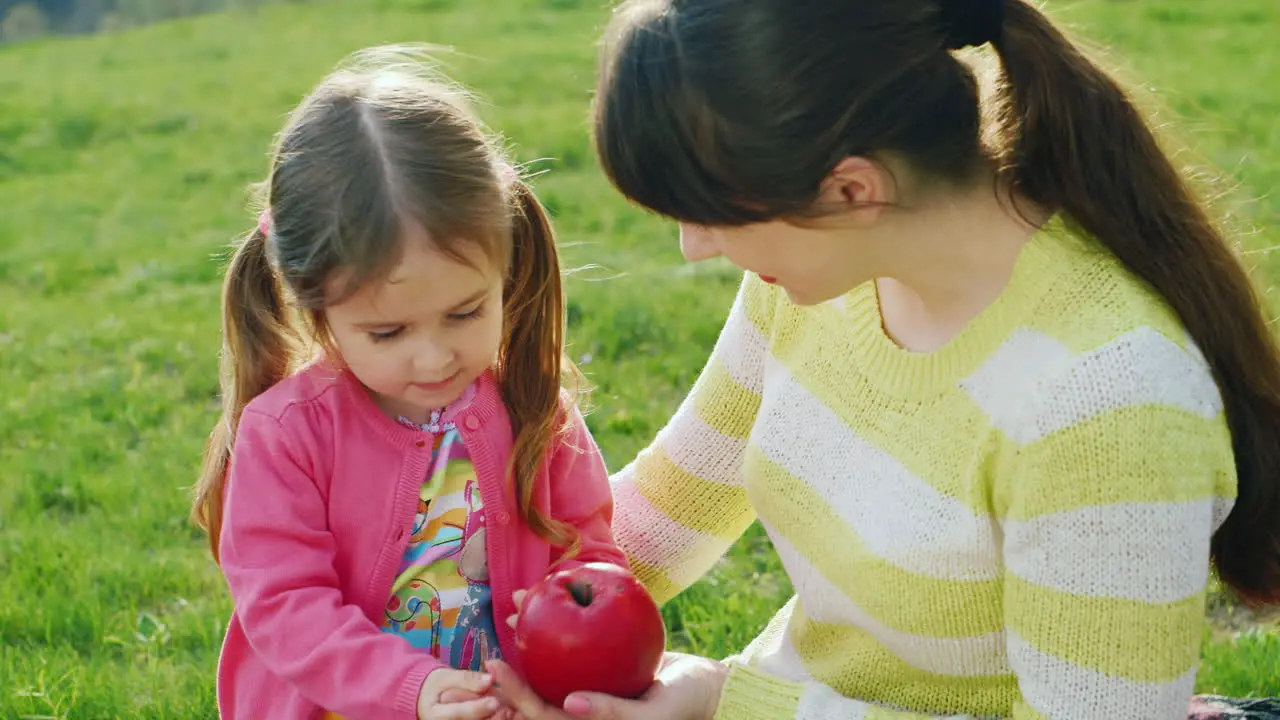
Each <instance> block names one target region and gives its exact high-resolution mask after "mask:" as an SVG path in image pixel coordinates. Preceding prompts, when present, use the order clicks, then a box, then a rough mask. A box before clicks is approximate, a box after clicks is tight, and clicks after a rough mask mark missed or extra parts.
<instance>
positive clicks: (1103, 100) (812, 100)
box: [594, 0, 1280, 602]
mask: <svg viewBox="0 0 1280 720" xmlns="http://www.w3.org/2000/svg"><path fill="white" fill-rule="evenodd" d="M984 22H985V23H987V27H986V28H981V27H978V25H980V24H981V23H984ZM975 29H976V30H979V31H983V30H985V32H979V33H978V34H977V35H975ZM988 41H989V42H991V44H992V45H993V46H994V49H995V52H996V55H997V56H998V59H999V61H1000V66H1001V68H1002V75H1001V77H1000V83H999V86H998V88H997V90H996V92H995V93H994V96H993V98H992V102H991V104H990V105H989V106H988V107H984V106H983V102H982V101H981V98H980V92H979V85H978V82H977V80H976V78H975V74H974V72H973V70H972V69H971V68H970V67H969V66H968V65H966V64H965V63H963V62H961V61H960V59H958V58H957V56H956V55H955V54H953V52H951V51H953V50H958V49H960V48H962V47H965V46H967V45H970V44H984V43H985V42H988ZM985 117H990V118H992V119H993V121H994V125H995V127H994V130H995V132H994V133H992V136H993V137H994V138H995V142H993V143H984V142H983V139H984V132H983V131H984V128H983V118H985ZM594 136H595V144H596V150H597V153H598V155H599V157H600V159H601V162H602V164H603V166H604V169H605V171H606V173H607V174H608V176H609V178H610V179H611V181H612V182H613V183H614V185H615V186H616V187H617V188H618V189H619V190H620V191H621V192H622V193H623V194H625V195H626V196H628V197H629V198H630V199H632V200H633V201H635V202H636V203H638V204H640V205H642V206H645V207H647V208H649V209H651V210H653V211H655V212H657V213H660V214H662V215H665V216H668V217H671V218H674V219H677V220H680V221H684V222H690V223H698V224H704V225H741V224H746V223H751V222H757V221H762V220H771V219H775V218H787V217H794V218H798V217H804V216H806V215H811V214H813V212H814V210H815V201H816V198H817V196H818V194H819V189H820V186H821V183H822V180H823V179H824V178H825V177H826V176H827V174H828V173H829V172H830V171H831V170H832V168H834V167H835V165H836V164H837V163H838V162H839V161H840V160H842V159H843V158H845V157H848V156H859V155H861V156H869V157H878V156H893V157H897V158H900V159H902V160H905V161H906V162H907V163H908V164H909V166H910V167H912V168H913V170H914V171H916V173H917V174H918V175H919V176H921V177H924V178H929V179H931V180H933V181H934V182H940V183H949V184H954V185H963V184H965V183H968V182H971V181H972V180H973V179H974V178H975V177H976V176H977V175H976V173H977V172H978V171H981V170H983V169H987V168H994V169H995V170H996V171H997V173H998V174H997V177H998V179H999V181H1000V184H1001V185H1002V186H1004V187H1008V188H1011V189H1012V190H1013V191H1015V192H1016V193H1017V194H1018V195H1020V196H1022V197H1025V198H1026V199H1028V200H1030V201H1031V202H1033V203H1035V204H1037V205H1039V206H1041V207H1044V208H1048V209H1051V210H1054V211H1058V212H1060V213H1061V214H1062V215H1063V217H1064V218H1065V219H1066V220H1067V221H1068V222H1069V223H1070V224H1072V225H1073V226H1074V227H1075V228H1076V229H1077V230H1079V231H1082V232H1084V233H1087V234H1088V235H1091V236H1093V237H1096V238H1098V239H1099V240H1100V241H1101V242H1103V243H1105V244H1106V245H1107V246H1108V247H1109V248H1110V249H1111V251H1112V252H1114V254H1115V255H1116V256H1118V257H1119V258H1120V259H1121V260H1122V261H1123V262H1124V263H1125V264H1126V265H1127V266H1128V268H1129V269H1130V270H1131V271H1132V272H1133V273H1134V274H1135V275H1136V276H1137V277H1139V278H1141V279H1143V280H1145V281H1146V282H1148V283H1150V284H1151V285H1152V286H1153V287H1154V288H1155V289H1156V290H1157V291H1158V292H1159V293H1161V294H1162V295H1163V297H1164V298H1165V299H1166V301H1167V302H1168V303H1169V305H1170V306H1171V307H1172V308H1173V310H1174V311H1175V312H1177V314H1178V315H1179V317H1180V318H1181V319H1182V322H1183V323H1184V325H1185V326H1186V328H1187V330H1188V332H1189V333H1190V335H1191V337H1192V338H1193V339H1194V341H1195V342H1196V344H1197V345H1198V346H1199V347H1200V348H1201V349H1202V351H1203V352H1204V354H1205V356H1206V358H1207V359H1208V361H1209V364H1210V366H1211V367H1212V370H1213V373H1214V377H1215V378H1216V380H1217V382H1218V385H1219V387H1220V388H1221V389H1222V392H1223V395H1224V399H1225V405H1226V415H1227V420H1228V422H1229V424H1230V427H1231V432H1232V437H1233V443H1234V449H1235V456H1236V471H1237V476H1238V483H1239V494H1238V498H1237V500H1236V504H1235V507H1234V509H1233V511H1232V512H1231V514H1230V516H1229V517H1228V518H1227V520H1226V522H1225V524H1224V525H1223V526H1222V527H1221V528H1220V529H1219V530H1218V532H1217V533H1216V535H1215V536H1214V538H1213V543H1212V558H1213V562H1214V565H1215V567H1216V569H1217V572H1218V575H1219V576H1220V578H1221V579H1222V580H1223V581H1224V583H1225V584H1226V585H1228V586H1229V587H1230V588H1231V589H1233V590H1234V591H1235V592H1236V594H1237V595H1239V596H1240V597H1242V598H1244V599H1246V600H1249V601H1258V602H1280V521H1278V520H1277V518H1280V352H1278V351H1277V347H1276V343H1275V341H1274V339H1273V337H1272V335H1271V333H1270V331H1269V329H1268V326H1267V322H1266V319H1265V317H1264V313H1263V309H1262V308H1263V305H1262V302H1261V300H1260V299H1259V297H1258V295H1257V293H1256V291H1255V289H1254V287H1253V285H1252V284H1251V283H1250V280H1249V277H1248V275H1247V272H1246V270H1245V268H1244V267H1243V266H1242V264H1241V263H1240V261H1239V260H1238V259H1237V257H1236V256H1235V254H1234V252H1233V249H1232V248H1231V246H1230V245H1229V244H1228V243H1227V241H1226V239H1225V238H1224V232H1223V230H1222V229H1220V227H1219V223H1218V222H1217V220H1216V219H1215V218H1213V217H1211V216H1210V214H1209V212H1208V210H1207V209H1206V206H1205V205H1204V204H1203V203H1202V202H1200V201H1199V199H1198V198H1197V196H1196V193H1195V192H1193V189H1192V187H1191V185H1190V182H1189V179H1188V177H1187V176H1186V175H1185V174H1184V173H1182V172H1180V171H1179V170H1178V168H1176V167H1175V166H1174V165H1173V163H1172V162H1171V160H1170V156H1169V155H1168V154H1166V152H1165V151H1164V150H1163V148H1162V146H1161V143H1160V141H1159V140H1158V138H1157V137H1156V135H1155V134H1154V133H1153V131H1152V129H1151V126H1150V125H1149V124H1148V122H1147V121H1146V120H1145V118H1144V117H1143V114H1142V113H1141V112H1140V111H1139V109H1138V108H1137V107H1136V106H1135V103H1134V101H1133V100H1132V99H1131V97H1130V96H1129V95H1128V94H1127V92H1126V91H1125V90H1124V89H1122V88H1121V86H1120V84H1119V83H1118V82H1117V81H1116V80H1115V79H1114V78H1113V77H1111V76H1110V75H1109V74H1108V73H1106V72H1104V71H1103V70H1102V69H1100V68H1099V67H1098V66H1097V65H1096V64H1095V63H1094V62H1092V61H1091V60H1090V59H1089V58H1088V57H1087V56H1086V55H1085V54H1084V53H1083V52H1082V51H1081V50H1080V49H1079V48H1078V47H1077V46H1076V45H1075V44H1073V43H1072V42H1071V41H1070V40H1068V39H1067V38H1066V37H1065V36H1064V35H1063V33H1062V32H1061V31H1060V30H1059V29H1058V28H1057V27H1056V26H1055V24H1054V23H1053V22H1052V21H1051V20H1050V19H1049V18H1047V17H1046V16H1045V15H1044V14H1042V13H1041V12H1040V11H1039V10H1038V9H1036V8H1035V7H1034V6H1033V5H1031V4H1030V3H1029V2H1027V1H1026V0H968V1H964V0H806V1H805V2H796V0H629V1H628V2H626V3H625V4H624V5H623V6H622V7H620V8H619V9H618V10H617V11H616V13H615V17H614V20H613V23H612V25H611V27H610V29H609V32H608V35H607V37H606V42H605V45H604V49H603V54H602V58H601V72H600V80H599V87H598V88H597V93H596V105H595V128H594Z"/></svg>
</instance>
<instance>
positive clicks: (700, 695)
mask: <svg viewBox="0 0 1280 720" xmlns="http://www.w3.org/2000/svg"><path fill="white" fill-rule="evenodd" d="M517 604H518V603H517ZM486 668H487V669H488V670H489V672H490V673H492V674H493V678H494V680H495V684H496V686H497V693H498V694H500V695H501V696H502V698H503V701H504V702H505V704H506V705H507V706H508V707H510V708H512V709H514V710H516V711H517V712H518V713H519V714H518V715H517V717H520V718H523V719H524V720H582V719H583V718H585V719H586V720H652V718H663V720H711V718H712V717H713V716H714V715H715V713H716V706H717V705H718V704H719V702H720V690H721V688H723V687H724V680H725V676H726V675H728V667H727V666H725V665H724V664H723V663H719V662H716V661H714V660H708V659H707V658H702V657H698V656H696V655H685V654H683V653H667V654H666V655H664V656H663V659H662V666H661V667H660V668H659V670H658V677H657V680H656V681H655V682H654V684H653V685H652V686H651V687H650V688H649V689H648V690H647V691H645V693H644V695H641V696H640V697H639V698H638V699H635V700H628V699H625V698H619V697H614V696H612V695H604V694H602V693H586V692H580V693H573V694H572V695H570V696H569V697H568V698H566V699H565V701H564V709H560V708H556V707H552V706H551V705H548V704H547V703H546V702H544V701H543V700H542V698H540V697H538V695H537V694H536V693H534V692H533V690H532V689H530V688H529V686H528V685H526V684H525V683H524V681H522V680H521V679H520V678H519V677H518V676H517V675H516V674H515V672H514V671H513V670H512V669H511V666H509V665H507V664H506V663H503V662H501V661H498V660H494V661H490V662H489V663H487V664H486Z"/></svg>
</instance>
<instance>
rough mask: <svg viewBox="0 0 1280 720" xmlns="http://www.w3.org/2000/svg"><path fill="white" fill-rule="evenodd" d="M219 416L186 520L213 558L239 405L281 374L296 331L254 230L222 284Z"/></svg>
mask: <svg viewBox="0 0 1280 720" xmlns="http://www.w3.org/2000/svg"><path fill="white" fill-rule="evenodd" d="M222 338H223V340H222V356H221V359H220V364H221V378H220V385H221V390H222V393H221V394H222V416H221V417H220V418H219V419H218V423H217V424H216V425H214V427H213V431H212V432H211V433H210V434H209V441H208V445H207V446H206V449H205V455H204V465H203V467H202V469H201V471H200V477H199V479H198V480H197V482H196V486H195V502H194V506H193V508H192V520H193V521H194V522H195V523H196V524H197V525H199V526H200V527H201V528H203V529H204V530H205V532H207V533H208V535H209V549H210V550H211V551H212V552H213V558H214V561H215V562H216V561H217V560H218V535H219V533H220V532H221V531H222V488H223V485H224V484H225V482H226V476H227V470H228V462H229V460H230V459H231V447H232V443H233V442H234V441H235V436H236V426H237V425H238V424H239V422H240V414H241V413H242V412H244V408H245V405H248V404H249V401H250V400H252V399H253V398H255V397H257V396H258V395H260V394H262V393H263V392H264V391H265V390H267V389H268V388H270V387H271V386H272V385H274V384H276V383H277V382H279V381H280V380H281V379H282V378H284V377H285V376H286V375H287V374H288V372H289V369H290V364H291V362H292V361H293V358H294V353H295V348H296V347H297V340H298V337H297V334H296V332H295V330H294V328H293V326H292V325H290V323H289V322H288V318H287V316H286V305H285V301H284V296H283V293H282V291H281V287H280V281H279V278H278V276H277V274H276V272H275V271H274V270H273V269H272V267H271V263H270V262H269V260H268V259H267V236H266V235H265V234H263V232H262V230H261V229H255V230H254V231H253V233H252V234H251V235H249V236H248V237H247V238H246V239H245V241H244V242H243V243H242V244H241V245H240V247H238V248H237V249H236V251H235V254H234V255H232V257H231V263H230V265H229V266H228V268H227V274H226V279H225V280H224V282H223V286H222Z"/></svg>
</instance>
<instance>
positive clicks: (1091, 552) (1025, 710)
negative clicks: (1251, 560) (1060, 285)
mask: <svg viewBox="0 0 1280 720" xmlns="http://www.w3.org/2000/svg"><path fill="white" fill-rule="evenodd" d="M1027 405H1028V407H1029V410H1028V411H1027V416H1026V417H1025V418H1024V419H1023V421H1022V422H1020V423H1018V424H1017V426H1016V427H1015V428H1012V430H1011V434H1012V436H1013V440H1014V442H1015V446H1016V450H1015V451H1014V452H1013V453H1012V454H1011V455H1012V457H1011V459H1010V461H1009V462H1010V465H1009V467H1008V469H1007V471H1006V472H1005V473H1004V475H1003V477H1004V478H1005V479H1006V482H1005V483H1003V484H1002V485H998V486H997V487H996V488H995V493H996V494H995V497H994V501H995V505H996V511H997V514H998V515H999V516H1000V517H1001V525H1002V530H1003V555H1004V564H1005V581H1004V612H1005V634H1006V646H1007V650H1008V656H1009V663H1010V666H1011V667H1012V668H1013V671H1014V673H1015V674H1016V676H1017V678H1018V685H1019V688H1020V691H1021V695H1022V701H1021V702H1020V704H1019V706H1018V710H1017V712H1016V713H1015V716H1016V717H1049V718H1060V717H1126V718H1174V717H1185V716H1186V712H1187V705H1188V702H1189V701H1190V698H1191V696H1192V693H1193V691H1194V685H1195V676H1196V667H1197V663H1198V661H1199V657H1200V646H1201V639H1202V632H1203V628H1204V601H1205V593H1206V587H1207V581H1208V576H1209V570H1210V566H1209V545H1210V539H1211V537H1212V535H1213V533H1214V532H1215V531H1216V529H1217V528H1218V527H1219V526H1220V525H1221V523H1222V521H1223V520H1224V519H1225V517H1226V515H1227V513H1228V512H1229V510H1230V508H1231V505H1232V501H1233V498H1234V496H1235V487H1236V486H1235V464H1234V459H1233V455H1232V446H1231V436H1230V433H1229V431H1228V428H1227V424H1226V421H1225V417H1224V415H1223V406H1222V401H1221V398H1220V395H1219V393H1218V389H1217V386H1216V384H1215V383H1214V380H1213V377H1212V375H1211V373H1210V370H1209V368H1208V366H1207V365H1206V364H1205V363H1204V360H1203V358H1202V357H1201V356H1200V355H1199V353H1198V352H1197V351H1196V350H1195V348H1194V346H1187V347H1184V346H1182V345H1180V344H1178V343H1175V342H1174V341H1173V340H1170V339H1168V338H1166V337H1165V336H1164V335H1163V334H1160V333H1158V332H1156V331H1154V330H1150V329H1140V330H1138V331H1134V332H1131V333H1128V334H1126V335H1124V336H1122V337H1120V338H1118V339H1116V340H1113V341H1112V342H1111V343H1109V344H1107V345H1105V346H1103V347H1101V348H1099V349H1097V350H1094V351H1092V352H1089V353H1085V354H1084V355H1082V356H1081V357H1080V359H1079V360H1077V361H1076V362H1074V363H1072V364H1071V365H1070V366H1069V367H1067V368H1066V369H1065V370H1064V371H1062V372H1060V373H1055V375H1054V376H1053V377H1052V378H1051V379H1049V380H1047V381H1045V382H1042V383H1041V384H1040V386H1039V387H1038V388H1037V392H1036V396H1035V399H1033V401H1032V402H1030V403H1028V404H1027Z"/></svg>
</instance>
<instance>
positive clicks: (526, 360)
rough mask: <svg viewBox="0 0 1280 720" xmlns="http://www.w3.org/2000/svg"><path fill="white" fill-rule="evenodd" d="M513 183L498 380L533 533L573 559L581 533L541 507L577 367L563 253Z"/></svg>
mask: <svg viewBox="0 0 1280 720" xmlns="http://www.w3.org/2000/svg"><path fill="white" fill-rule="evenodd" d="M509 182H510V185H511V192H512V195H513V203H514V205H515V208H514V217H513V225H512V254H511V261H510V267H511V270H510V273H509V276H508V278H507V283H506V287H505V301H504V308H503V311H504V317H505V327H504V330H503V340H502V347H501V350H500V353H499V363H498V375H499V383H500V385H501V388H502V395H503V397H504V398H505V400H506V403H507V407H508V412H509V413H510V415H511V426H512V433H513V434H514V436H515V446H514V448H513V451H512V455H511V466H512V472H513V474H514V477H515V492H516V498H517V502H518V507H519V510H520V514H521V515H522V516H523V517H524V519H525V521H526V522H527V523H528V525H529V527H530V528H532V529H533V531H534V532H535V533H537V534H538V535H539V536H541V537H542V538H544V539H546V540H547V541H548V542H549V543H551V544H552V545H553V546H555V547H559V548H565V549H566V554H567V555H569V554H572V553H573V552H574V550H575V549H576V546H577V537H576V533H575V531H574V529H573V528H572V527H571V526H569V525H567V524H565V523H563V522H559V521H557V520H555V519H554V518H550V517H546V516H545V515H544V514H543V513H542V512H540V511H539V510H538V509H537V508H536V507H534V503H533V491H534V485H535V481H536V479H537V476H538V471H539V469H540V467H541V466H542V463H543V462H544V461H545V459H546V456H547V451H548V448H550V447H551V445H552V442H553V440H554V438H555V436H556V435H557V434H558V433H559V432H560V431H561V430H562V429H563V427H564V422H565V418H566V413H565V412H564V411H563V410H562V407H561V402H560V397H561V389H562V387H563V384H564V380H565V375H566V374H567V373H569V374H571V373H572V372H573V365H572V363H571V362H570V361H569V360H568V359H567V358H565V357H564V336H565V308H564V292H563V285H562V282H561V277H560V261H559V252H558V249H557V247H556V238H555V232H554V230H553V229H552V226H551V221H550V220H549V219H548V217H547V213H546V210H545V209H544V208H543V207H542V203H540V202H539V201H538V198H537V196H536V195H535V194H534V193H533V190H532V189H531V188H529V186H528V185H526V184H525V183H524V182H523V181H522V180H520V179H519V178H518V177H510V178H509Z"/></svg>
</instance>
